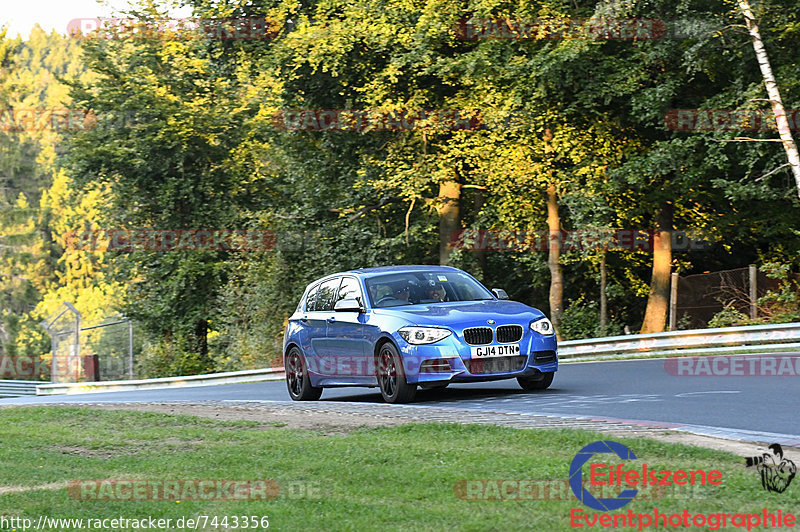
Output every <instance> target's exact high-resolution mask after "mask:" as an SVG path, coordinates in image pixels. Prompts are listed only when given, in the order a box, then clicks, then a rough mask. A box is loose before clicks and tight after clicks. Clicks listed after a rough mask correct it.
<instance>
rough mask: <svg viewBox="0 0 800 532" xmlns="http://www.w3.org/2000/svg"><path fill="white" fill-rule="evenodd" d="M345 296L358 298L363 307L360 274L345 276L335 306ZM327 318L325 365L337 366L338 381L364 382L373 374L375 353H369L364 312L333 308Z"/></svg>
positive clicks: (346, 297) (335, 368)
mask: <svg viewBox="0 0 800 532" xmlns="http://www.w3.org/2000/svg"><path fill="white" fill-rule="evenodd" d="M343 299H355V300H357V301H358V302H359V303H360V304H361V306H362V308H363V307H364V295H363V294H362V292H361V285H360V283H359V282H358V279H357V278H355V277H352V276H349V275H347V276H343V277H342V280H341V283H340V285H339V290H338V292H337V294H336V299H335V301H334V307H335V305H336V301H341V300H343ZM327 321H328V333H327V340H328V341H327V342H326V343H325V350H326V351H325V355H324V357H325V363H326V365H329V366H332V367H333V368H334V372H335V374H336V379H337V382H340V383H351V384H363V383H364V382H365V379H370V378H372V376H373V374H374V371H373V369H372V367H371V365H372V357H371V356H369V357H368V356H366V355H367V353H366V351H367V350H366V346H365V343H366V339H365V334H364V313H362V312H344V311H339V312H334V313H333V316H331V317H329V318H328V319H327Z"/></svg>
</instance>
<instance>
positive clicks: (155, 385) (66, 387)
mask: <svg viewBox="0 0 800 532" xmlns="http://www.w3.org/2000/svg"><path fill="white" fill-rule="evenodd" d="M283 379H284V373H283V368H266V369H248V370H244V371H228V372H225V373H209V374H208V375H186V376H183V377H164V378H161V379H140V380H131V381H105V382H76V383H58V384H41V385H39V386H37V387H36V395H65V394H66V395H73V394H79V393H99V392H127V391H132V390H157V389H162V388H182V387H188V386H214V385H216V384H236V383H241V382H260V381H274V380H283Z"/></svg>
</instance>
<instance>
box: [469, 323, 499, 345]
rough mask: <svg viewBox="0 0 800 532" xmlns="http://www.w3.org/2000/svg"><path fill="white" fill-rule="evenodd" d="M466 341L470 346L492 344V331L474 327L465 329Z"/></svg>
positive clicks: (486, 328)
mask: <svg viewBox="0 0 800 532" xmlns="http://www.w3.org/2000/svg"><path fill="white" fill-rule="evenodd" d="M464 341H465V342H467V343H468V344H470V345H485V344H491V343H492V329H490V328H489V327H472V328H471V329H464Z"/></svg>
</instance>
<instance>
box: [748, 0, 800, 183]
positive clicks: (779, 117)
mask: <svg viewBox="0 0 800 532" xmlns="http://www.w3.org/2000/svg"><path fill="white" fill-rule="evenodd" d="M739 8H740V9H741V10H742V14H744V20H745V23H746V24H747V30H748V31H749V32H750V37H752V39H753V48H754V49H755V51H756V59H757V60H758V66H759V67H761V76H762V77H763V78H764V85H766V87H767V95H768V96H769V101H770V103H771V104H772V112H773V114H774V115H775V123H776V124H777V126H778V134H779V135H780V137H781V141H782V142H783V149H784V150H785V151H786V159H787V160H788V162H789V167H790V168H791V169H792V175H793V176H794V181H795V185H796V187H797V195H798V196H800V155H799V154H798V152H797V144H795V142H794V138H793V137H792V132H791V129H790V128H789V120H788V119H787V118H786V110H785V109H784V108H783V100H781V93H780V91H779V90H778V83H777V82H776V81H775V76H774V75H773V74H772V67H771V66H770V64H769V56H768V55H767V49H766V48H764V42H763V41H762V40H761V32H759V31H758V24H756V19H755V17H754V16H753V12H752V11H751V10H750V3H749V2H748V1H747V0H739Z"/></svg>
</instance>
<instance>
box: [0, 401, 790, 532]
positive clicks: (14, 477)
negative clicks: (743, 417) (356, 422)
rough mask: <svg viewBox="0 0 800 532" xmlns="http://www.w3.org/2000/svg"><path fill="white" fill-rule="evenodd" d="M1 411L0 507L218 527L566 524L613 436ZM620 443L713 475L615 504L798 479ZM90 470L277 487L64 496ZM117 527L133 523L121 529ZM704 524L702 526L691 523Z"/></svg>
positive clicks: (672, 501)
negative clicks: (580, 457) (511, 487)
mask: <svg viewBox="0 0 800 532" xmlns="http://www.w3.org/2000/svg"><path fill="white" fill-rule="evenodd" d="M0 412H2V424H0V479H2V480H0V485H2V486H4V487H6V488H8V487H29V488H34V489H29V490H26V491H13V492H8V491H6V493H3V494H1V495H0V518H6V519H7V518H9V517H24V518H28V519H32V520H33V521H34V522H38V519H39V516H42V515H45V516H49V517H51V518H76V519H84V520H88V519H104V518H109V519H111V518H119V517H122V518H136V519H141V518H144V517H153V518H156V519H158V518H162V519H172V520H173V521H172V522H173V523H175V522H176V520H177V519H179V518H180V517H182V516H183V517H189V518H195V517H197V516H202V515H206V516H218V517H219V518H220V519H221V518H222V517H223V516H229V521H228V526H227V529H229V530H241V529H242V528H234V527H232V526H231V525H232V524H233V520H232V518H230V516H244V515H247V516H268V520H269V524H270V528H271V529H277V530H302V529H320V530H359V531H360V530H387V529H388V530H399V529H403V530H442V529H447V530H547V531H556V530H570V529H571V526H570V510H571V509H573V508H579V509H581V510H582V511H583V512H584V513H587V514H589V515H590V516H592V515H593V514H594V513H595V511H594V510H591V509H589V508H587V507H585V506H583V505H582V504H581V503H579V502H578V501H577V500H576V499H575V498H574V496H572V495H571V494H570V492H569V489H568V488H567V489H566V490H564V489H563V488H564V486H565V483H564V482H563V480H564V479H566V478H567V477H568V471H569V466H570V463H571V461H572V459H573V458H574V456H575V454H576V452H577V451H578V450H580V449H581V448H582V447H584V446H585V445H587V444H589V443H591V442H593V441H596V440H601V439H608V437H607V436H603V435H601V434H597V433H591V432H586V431H577V430H558V431H555V430H518V429H510V428H503V427H493V426H478V425H453V424H413V425H402V426H395V427H386V428H371V429H366V428H360V429H356V430H351V431H349V432H343V433H337V434H330V432H327V433H326V432H322V431H309V430H296V429H288V428H282V427H281V426H279V425H280V424H273V425H269V424H266V425H265V424H258V423H254V422H244V421H239V422H230V421H226V422H222V421H214V420H209V419H201V418H197V417H192V416H182V415H176V416H173V415H166V414H153V413H143V412H128V411H98V410H91V409H84V408H60V407H59V408H54V407H51V408H47V407H36V408H8V409H3V410H2V411H0ZM616 441H619V442H620V443H623V444H625V445H627V446H628V447H629V448H630V449H631V450H632V451H633V452H634V453H636V455H637V457H638V459H637V460H636V461H632V462H625V466H626V468H627V469H639V470H640V469H641V464H642V463H643V462H644V463H647V465H648V468H650V469H653V468H656V469H671V470H678V469H682V470H698V469H702V470H715V469H716V470H719V471H721V472H722V483H721V485H718V486H711V485H706V486H697V487H695V488H693V489H674V490H672V489H666V488H664V490H666V491H664V492H659V493H660V494H659V493H653V494H652V495H653V496H655V497H656V498H655V499H653V498H652V497H644V496H640V497H639V498H638V499H634V500H633V501H632V502H631V503H630V504H629V505H627V506H625V507H624V508H623V509H621V510H618V511H617V512H622V513H625V512H627V511H628V510H632V511H633V512H635V513H647V512H652V511H653V510H654V509H655V508H658V509H659V511H660V512H662V513H681V512H682V511H683V510H684V509H687V510H689V511H690V512H693V513H701V512H704V513H713V512H727V513H747V512H759V513H760V512H761V511H762V509H764V508H766V509H767V510H768V511H773V512H774V511H776V510H779V509H780V510H783V511H784V512H787V511H793V510H794V509H796V508H797V506H798V505H797V503H798V486H797V485H791V486H790V487H789V489H788V490H787V491H786V492H784V493H783V494H777V493H768V492H766V491H764V490H763V489H762V487H761V485H760V481H759V478H758V475H757V473H756V472H755V471H753V470H751V469H745V468H744V460H743V459H742V458H741V457H738V456H735V455H732V454H728V453H723V452H717V451H712V450H707V449H700V448H694V447H688V446H683V445H679V444H667V443H660V442H658V441H654V440H649V439H635V438H619V439H616ZM753 451H754V453H753V454H756V452H755V449H754V450H753ZM608 456H609V455H597V456H596V457H595V458H594V459H592V460H591V461H590V462H589V463H588V464H587V465H586V466H585V467H584V475H585V476H588V471H589V468H588V466H589V465H591V464H592V463H612V461H611V460H607V458H608ZM598 457H600V458H598ZM601 458H602V459H601ZM615 463H619V461H618V460H617V461H616V462H615ZM89 479H96V480H101V479H142V480H153V479H162V480H164V479H271V480H274V481H275V482H276V483H277V484H278V486H279V487H280V493H279V495H278V496H277V498H275V499H273V500H269V501H231V500H213V501H206V500H180V502H175V501H151V500H103V501H94V500H78V499H75V498H72V497H71V496H70V493H69V491H68V489H66V488H65V487H64V484H66V483H68V482H71V481H77V480H89ZM475 479H512V480H522V479H540V480H543V481H545V482H544V483H538V484H536V485H537V486H542V485H547V486H549V488H548V489H546V490H544V491H542V490H541V489H539V488H536V489H533V490H532V491H531V493H532V494H533V496H534V497H537V496H539V497H541V496H544V497H546V498H550V499H561V500H462V499H460V498H459V497H457V496H456V492H455V491H454V486H456V485H458V483H459V481H465V480H475ZM559 481H560V482H559ZM547 482H550V483H551V484H547ZM461 485H462V486H463V482H462V484H461ZM37 486H38V487H39V488H38V489H37V488H36V487H37ZM558 486H561V488H558ZM456 491H458V490H456ZM0 492H2V488H0ZM459 493H460V494H461V495H465V492H463V491H461V492H459ZM543 494H544V495H543ZM486 495H495V494H494V493H491V494H490V493H488V492H484V491H483V490H482V489H481V490H477V491H476V490H472V496H473V497H475V498H478V499H481V498H484V497H485V496H486ZM496 495H501V494H496ZM612 496H613V495H612ZM648 499H649V500H648ZM218 522H219V521H218ZM583 524H584V525H586V523H583ZM594 528H599V527H598V526H595V527H594ZM58 529H59V528H58V527H55V526H53V527H51V528H47V527H45V528H39V530H58ZM60 529H62V530H70V529H75V530H77V529H79V528H66V527H63V528H60ZM80 529H81V530H89V528H86V527H84V528H80ZM126 529H134V528H132V527H128V528H125V527H122V526H118V527H117V528H116V530H126ZM171 529H178V528H175V527H174V526H173V528H171ZM201 529H202V528H201ZM205 529H206V530H211V529H217V530H224V529H226V527H223V526H217V527H211V526H206V528H205ZM251 529H252V528H251ZM700 529H708V527H702V528H695V530H700ZM627 530H636V528H627ZM662 530H664V529H663V528H662ZM742 530H744V529H742Z"/></svg>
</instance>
